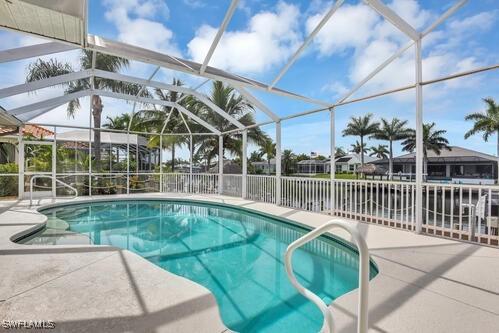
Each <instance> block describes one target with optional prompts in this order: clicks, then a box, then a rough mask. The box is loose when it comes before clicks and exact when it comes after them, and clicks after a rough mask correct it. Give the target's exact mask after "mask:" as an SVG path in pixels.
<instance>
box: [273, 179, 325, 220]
mask: <svg viewBox="0 0 499 333" xmlns="http://www.w3.org/2000/svg"><path fill="white" fill-rule="evenodd" d="M281 182H282V183H281V184H282V185H281V205H282V206H285V207H290V208H297V209H303V210H308V211H312V212H329V211H330V209H331V199H330V196H331V182H330V181H329V180H327V179H315V178H298V177H282V178H281Z"/></svg>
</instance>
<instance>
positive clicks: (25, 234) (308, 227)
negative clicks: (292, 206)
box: [11, 195, 379, 322]
mask: <svg viewBox="0 0 499 333" xmlns="http://www.w3.org/2000/svg"><path fill="white" fill-rule="evenodd" d="M214 198H215V199H216V197H211V198H210V197H207V198H199V197H197V198H192V197H189V196H183V197H180V196H168V197H161V196H154V195H141V196H137V197H132V196H120V197H114V198H109V197H98V198H96V197H92V198H76V199H72V200H67V201H62V202H54V203H48V204H44V205H41V206H39V207H36V209H34V210H32V212H36V214H37V215H38V216H41V217H42V219H43V222H40V223H39V224H37V225H36V226H32V227H30V228H28V229H26V230H23V231H21V232H18V233H16V234H14V235H12V236H11V239H12V240H13V241H14V242H15V241H17V242H18V241H20V240H21V239H23V238H26V237H28V236H29V235H32V234H33V233H36V232H38V231H40V230H43V228H44V227H45V225H46V220H47V217H46V216H45V215H44V214H43V213H41V211H43V210H45V209H51V208H57V207H64V206H72V205H78V204H84V203H90V202H91V203H94V202H113V201H130V200H134V201H171V202H191V203H198V204H205V205H207V204H208V205H212V206H218V207H225V208H229V209H234V210H242V211H246V212H249V213H252V214H256V215H260V216H263V217H267V218H270V219H272V220H275V221H277V222H281V223H285V224H289V225H292V226H294V227H298V228H301V229H304V230H306V231H310V230H312V229H314V227H313V226H311V225H308V224H306V223H302V222H299V221H296V220H292V219H289V218H286V217H282V216H278V215H274V214H271V213H267V212H264V211H261V210H258V209H253V208H249V207H241V206H239V205H237V204H232V203H226V202H220V201H214V200H213V199H214ZM329 218H330V219H333V218H334V217H332V216H330V217H329ZM324 236H325V237H326V238H329V239H331V240H333V241H335V242H338V243H340V244H341V245H343V246H345V247H347V248H349V249H350V250H352V251H354V252H355V253H358V250H357V248H356V246H355V245H354V244H353V243H351V242H349V241H348V240H347V239H345V238H343V237H341V236H338V235H335V234H333V233H330V232H328V233H326V234H324ZM15 244H17V245H19V246H23V247H24V246H30V245H23V244H19V243H15ZM57 246H58V247H65V248H74V247H77V248H85V247H91V248H95V247H107V248H113V247H112V246H108V245H94V244H91V245H57ZM42 247H44V246H37V248H42ZM45 247H46V246H45ZM116 249H118V250H121V251H126V252H127V253H129V254H131V255H133V256H136V257H138V258H140V259H141V260H144V261H145V262H147V264H149V265H152V266H155V265H154V264H152V263H151V262H149V261H147V260H146V259H144V258H142V257H141V256H139V255H138V254H135V253H133V252H131V251H128V250H126V249H120V248H116ZM370 265H371V268H374V269H375V270H376V274H375V275H374V276H373V277H372V278H371V279H370V284H371V282H372V281H373V280H374V279H375V278H377V277H378V276H379V274H378V273H379V268H378V265H377V263H376V262H375V261H374V260H373V258H372V257H370ZM167 273H168V274H171V275H174V276H175V277H177V278H180V279H182V280H185V281H188V282H189V283H191V284H195V285H196V286H198V287H200V288H202V289H204V290H205V291H206V292H207V293H209V294H210V296H211V298H212V300H213V302H214V303H215V306H216V308H217V314H218V320H220V321H221V322H223V321H222V320H221V315H220V308H219V306H218V304H217V302H216V299H215V296H214V295H213V294H212V293H211V291H210V290H209V289H207V288H206V287H204V286H202V285H200V284H198V283H196V282H194V281H192V280H189V279H187V278H184V277H182V276H179V275H177V274H175V273H172V272H167ZM357 292H358V288H355V289H353V290H351V291H349V292H347V293H345V294H342V295H341V296H339V297H338V298H336V299H335V300H334V301H333V302H331V303H330V304H329V306H330V307H333V306H334V303H336V302H338V301H340V300H341V299H343V298H346V297H350V295H352V294H356V293H357Z"/></svg>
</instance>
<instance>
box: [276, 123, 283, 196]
mask: <svg viewBox="0 0 499 333" xmlns="http://www.w3.org/2000/svg"><path fill="white" fill-rule="evenodd" d="M275 141H276V145H275V152H276V154H275V176H276V186H275V191H276V193H275V194H276V195H275V204H276V205H280V204H281V155H282V153H281V121H280V120H279V121H277V122H276V123H275Z"/></svg>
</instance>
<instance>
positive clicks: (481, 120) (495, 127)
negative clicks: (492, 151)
mask: <svg viewBox="0 0 499 333" xmlns="http://www.w3.org/2000/svg"><path fill="white" fill-rule="evenodd" d="M483 101H484V102H485V104H486V105H487V109H486V110H485V112H475V113H470V114H469V115H467V116H466V117H465V118H464V119H465V120H471V121H474V124H473V127H472V128H471V129H470V130H469V131H468V132H466V133H465V134H464V138H465V139H467V138H469V137H470V136H472V135H475V134H477V133H483V140H484V141H485V142H487V141H489V137H490V136H491V135H493V134H496V135H497V137H496V140H497V143H496V145H497V147H496V149H497V157H498V160H497V164H498V166H499V104H497V103H496V102H495V101H494V99H493V98H491V97H489V98H484V99H483Z"/></svg>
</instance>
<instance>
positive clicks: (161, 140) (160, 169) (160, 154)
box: [159, 133, 163, 193]
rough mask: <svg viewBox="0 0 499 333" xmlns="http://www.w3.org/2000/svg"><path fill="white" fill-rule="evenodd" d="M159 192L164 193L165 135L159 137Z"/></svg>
mask: <svg viewBox="0 0 499 333" xmlns="http://www.w3.org/2000/svg"><path fill="white" fill-rule="evenodd" d="M159 191H160V192H161V193H163V133H161V134H160V135H159Z"/></svg>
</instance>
